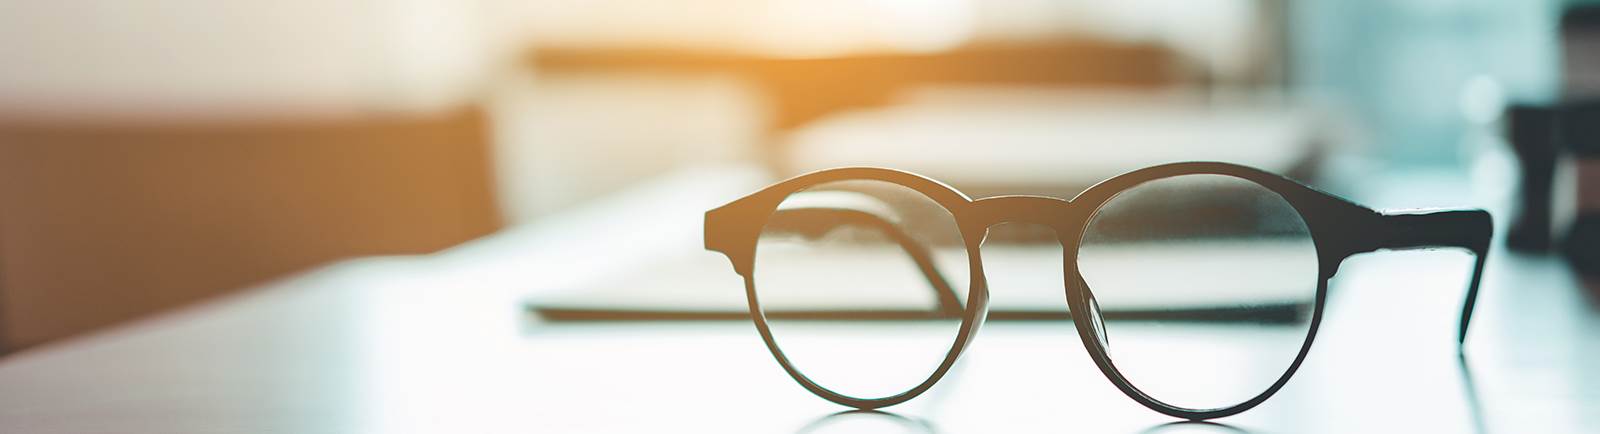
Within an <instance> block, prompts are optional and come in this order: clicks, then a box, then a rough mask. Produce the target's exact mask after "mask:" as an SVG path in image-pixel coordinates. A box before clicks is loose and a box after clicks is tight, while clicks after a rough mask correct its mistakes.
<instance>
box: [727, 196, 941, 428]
mask: <svg viewBox="0 0 1600 434" xmlns="http://www.w3.org/2000/svg"><path fill="white" fill-rule="evenodd" d="M970 267H971V265H970V263H969V262H968V261H967V251H966V248H965V244H964V242H963V240H962V237H961V232H960V229H959V228H958V226H957V225H956V222H955V218H954V216H952V215H951V214H950V212H949V211H948V210H946V209H945V208H944V207H943V206H940V205H939V204H938V203H937V202H935V201H934V200H932V199H930V198H928V197H927V196H925V195H923V194H921V193H919V192H917V191H915V190H912V189H910V188H907V187H904V186H901V185H898V184H894V183H889V182H883V181H841V182H832V183H825V184H819V185H816V186H813V187H810V188H807V189H805V190H803V191H800V192H797V193H794V194H791V195H790V196H789V197H787V198H785V199H784V201H783V203H782V204H781V205H780V206H779V207H778V210H777V211H776V212H774V213H773V214H772V215H771V216H770V217H769V218H768V221H767V224H766V226H765V227H763V229H762V232H761V237H760V239H759V242H758V243H757V246H756V256H755V269H754V276H753V279H754V281H753V282H754V285H755V295H756V299H757V302H758V303H759V304H760V307H761V313H762V314H763V315H764V316H765V317H766V322H767V326H768V329H769V330H770V332H771V334H772V339H773V342H774V343H776V345H777V347H778V348H779V350H780V351H781V352H782V353H783V355H784V357H785V358H787V359H788V362H789V364H790V365H791V366H793V367H794V368H795V369H796V370H797V371H799V372H800V373H801V374H802V375H804V376H805V377H806V378H808V379H810V380H811V381H812V382H814V383H816V384H817V385H819V386H821V387H823V388H826V389H828V390H830V391H833V392H834V393H838V394H840V395H844V396H846V397H851V398H856V399H880V398H886V397H891V396H894V395H898V394H901V393H904V392H907V391H910V390H912V389H914V388H916V387H917V386H918V385H920V384H922V383H923V382H924V381H926V380H927V379H928V378H929V377H931V376H932V374H933V373H934V372H935V370H937V368H938V366H939V365H940V363H941V362H943V361H944V359H945V357H946V355H947V354H948V353H949V352H950V349H951V348H952V346H953V345H954V343H955V339H956V335H957V334H958V333H959V330H960V327H961V318H962V313H963V309H965V307H964V306H965V300H966V297H967V289H968V284H969V283H970V276H969V273H970Z"/></svg>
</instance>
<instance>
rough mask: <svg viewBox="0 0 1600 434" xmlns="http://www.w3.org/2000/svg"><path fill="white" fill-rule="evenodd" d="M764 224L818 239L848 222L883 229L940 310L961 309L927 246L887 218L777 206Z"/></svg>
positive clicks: (846, 210) (848, 210)
mask: <svg viewBox="0 0 1600 434" xmlns="http://www.w3.org/2000/svg"><path fill="white" fill-rule="evenodd" d="M768 225H769V226H768V227H770V228H775V229H778V230H784V231H792V232H796V233H799V234H800V235H802V236H805V237H806V238H820V237H822V236H823V235H826V234H827V233H828V232H829V231H832V230H833V229H835V228H839V227H843V226H850V225H855V226H861V227H866V228H871V229H876V230H878V231H880V232H883V233H884V234H886V235H888V236H889V237H890V238H893V239H894V241H895V243H896V244H899V245H900V249H901V250H904V251H905V252H906V254H908V255H910V256H911V259H912V260H913V261H915V262H916V263H917V269H918V270H919V271H921V272H922V277H923V278H924V279H926V280H927V281H928V285H929V286H930V287H931V288H932V289H933V292H934V295H935V296H936V297H937V298H938V300H939V308H940V311H941V312H942V313H945V314H951V315H960V314H961V313H962V312H963V311H964V310H965V308H964V307H962V304H961V300H960V299H959V298H956V291H955V289H954V288H953V287H952V286H950V281H948V280H946V279H945V278H944V275H943V274H941V273H939V269H938V268H937V267H936V266H935V265H934V263H933V254H932V252H931V251H930V250H929V249H928V247H927V246H926V245H923V244H922V243H921V242H919V241H917V240H916V239H915V238H912V237H911V235H910V234H908V233H906V231H905V230H904V229H902V228H901V226H900V224H898V223H895V222H893V221H890V220H889V219H886V218H884V217H882V216H879V215H877V214H874V213H872V212H868V211H863V210H857V209H851V208H834V207H815V206H814V207H803V208H787V209H780V210H778V211H776V212H774V213H773V214H772V219H771V220H770V221H769V222H768Z"/></svg>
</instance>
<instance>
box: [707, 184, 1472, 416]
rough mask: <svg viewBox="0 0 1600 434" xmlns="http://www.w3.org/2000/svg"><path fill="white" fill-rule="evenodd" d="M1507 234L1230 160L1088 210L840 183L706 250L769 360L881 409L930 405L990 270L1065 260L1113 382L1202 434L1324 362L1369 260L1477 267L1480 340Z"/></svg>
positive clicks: (1028, 199)
mask: <svg viewBox="0 0 1600 434" xmlns="http://www.w3.org/2000/svg"><path fill="white" fill-rule="evenodd" d="M1003 223H1029V224H1033V225H1040V226H1042V227H1045V228H1049V229H1050V230H1051V231H1052V232H1053V233H1051V234H1048V235H1044V236H1034V237H1026V236H1023V237H1014V238H1016V239H1013V240H1006V241H1008V242H1007V243H1001V242H1000V240H998V239H996V238H993V237H992V235H991V231H990V228H991V227H994V226H997V225H1000V224H1003ZM1492 233H1493V223H1492V220H1491V218H1490V215H1489V213H1488V212H1486V211H1483V210H1441V211H1431V212H1408V213H1380V212H1377V211H1374V210H1371V209H1368V208H1366V207H1362V206H1360V205H1357V204H1354V203H1351V202H1348V201H1346V200H1344V199H1341V198H1338V197H1336V196H1333V195H1330V194H1327V193H1323V192H1321V191H1318V190H1315V189H1312V188H1310V187H1307V186H1305V185H1302V184H1299V183H1297V182H1295V181H1291V180H1289V179H1287V178H1284V177H1281V176H1278V175H1274V174H1271V173H1267V172H1264V171H1261V170H1257V169H1253V168H1249V167H1244V166H1239V165H1234V164H1227V163H1214V162H1190V163H1175V164H1167V165H1160V166H1154V167H1149V168H1145V169H1141V170H1137V171H1133V172H1130V173H1126V174H1123V175H1120V176H1117V177H1114V178H1111V179H1109V180H1106V181H1104V182H1101V183H1100V184H1097V185H1095V186H1093V187H1091V188H1089V189H1088V190H1086V191H1084V192H1083V193H1081V194H1079V195H1078V196H1077V197H1076V198H1074V199H1072V200H1070V201H1068V200H1063V199H1057V198H1052V197H1044V196H998V197H989V198H982V199H978V200H973V199H970V198H968V197H967V196H966V195H964V194H962V193H961V192H959V191H956V190H955V189H953V188H951V187H950V186H947V185H945V184H942V183H939V182H938V181H934V180H931V179H928V178H925V177H922V176H919V175H916V174H912V173H908V172H902V171H896V170H891V169H882V168H864V167H863V168H839V169H830V170H823V171H819V172H813V173H809V174H806V175H801V176H798V177H795V178H792V179H789V180H786V181H782V182H779V183H777V184H774V185H772V186H769V187H767V188H765V189H762V190H761V191H758V192H756V193H754V194H751V195H749V196H746V197H744V198H741V199H739V200H736V201H734V202H732V203H729V204H727V205H724V206H722V207H719V208H716V209H713V210H711V211H708V212H707V213H706V219H705V245H706V248H707V249H708V250H713V251H717V252H721V253H722V254H724V255H726V256H727V257H728V258H729V259H730V260H732V263H733V268H734V271H736V272H737V273H738V274H739V275H741V276H743V277H744V283H745V293H746V295H747V296H748V297H749V307H750V316H751V317H752V318H753V319H754V320H755V325H756V328H757V329H758V330H759V331H760V333H761V337H762V339H763V340H765V342H766V345H767V348H768V349H769V350H771V352H772V355H773V356H774V357H776V358H777V360H778V363H779V364H780V365H782V367H783V369H784V370H785V371H787V372H788V374H789V375H790V376H791V377H793V378H794V380H795V381H797V382H799V383H800V385H801V386H804V387H805V388H806V389H807V390H809V391H811V392H812V393H814V394H816V395H818V396H820V397H822V398H824V399H827V400H829V401H832V402H835V403H838V404H842V405H846V406H850V407H855V408H859V409H872V408H882V407H887V406H891V405H895V404H899V403H901V402H905V401H907V400H909V399H912V398H914V397H916V396H918V395H920V394H922V393H923V392H926V391H927V390H928V389H929V388H930V387H932V386H933V385H934V383H936V382H938V381H939V379H940V378H941V377H943V376H944V375H945V374H946V373H947V372H949V370H950V369H951V367H952V366H953V365H954V363H955V361H956V359H957V358H958V357H959V356H960V355H961V353H962V352H963V351H964V349H965V348H966V347H967V345H968V344H969V343H971V342H972V339H973V336H974V335H976V333H977V330H978V328H979V327H980V326H982V325H983V323H984V320H985V318H986V317H987V312H988V304H989V292H988V284H987V279H986V278H985V274H984V264H983V262H984V261H983V260H982V255H983V254H984V253H988V254H991V255H994V256H1005V257H1006V258H1007V259H1006V261H1007V262H1012V261H1021V262H1022V263H1034V264H1050V265H1051V266H1053V265H1054V264H1055V262H1054V260H1055V259H1053V258H1056V257H1059V258H1060V260H1061V261H1062V262H1061V265H1062V270H1063V272H1064V274H1063V279H1062V280H1061V281H1059V283H1058V284H1062V285H1063V286H1064V288H1063V289H1064V290H1065V295H1066V306H1067V308H1066V312H1065V313H1066V316H1067V317H1069V318H1071V319H1072V320H1073V323H1074V326H1075V328H1076V331H1077V334H1078V336H1079V338H1080V340H1081V341H1082V343H1083V346H1084V348H1085V349H1087V350H1088V352H1089V354H1090V356H1091V358H1092V359H1093V361H1094V362H1095V364H1096V365H1097V366H1098V367H1099V368H1100V371H1101V373H1103V374H1105V376H1106V378H1107V379H1109V380H1111V382H1112V383H1113V384H1114V385H1116V387H1117V388H1118V389H1120V390H1122V392H1123V393H1125V394H1127V395H1128V397H1129V398H1132V399H1133V400H1135V401H1137V402H1139V403H1140V404H1142V405H1144V406H1146V407H1149V408H1150V409H1152V410H1155V411H1157V412H1160V413H1163V414H1167V415H1171V416H1175V417H1180V418H1186V419H1195V420H1199V419H1209V418H1216V417H1224V416H1229V415H1233V414H1237V413H1239V412H1242V411H1245V410H1248V409H1250V408H1252V407H1255V406H1256V405H1258V404H1260V403H1262V402H1263V401H1265V400H1266V399H1267V398H1268V397H1270V396H1272V395H1273V394H1274V393H1276V392H1277V391H1278V390H1279V389H1280V388H1282V387H1283V385H1284V384H1285V383H1286V382H1287V381H1288V379H1289V377H1290V376H1292V375H1293V374H1294V372H1295V370H1296V369H1298V368H1299V366H1300V364H1301V362H1303V361H1304V360H1305V358H1306V354H1307V352H1308V351H1309V350H1310V348H1311V342H1312V340H1313V338H1314V337H1315V335H1316V331H1317V328H1318V325H1319V324H1320V323H1321V320H1322V314H1323V310H1324V306H1325V304H1326V300H1327V292H1328V286H1327V282H1328V279H1329V278H1331V277H1332V276H1333V275H1334V273H1335V272H1336V271H1337V270H1338V267H1339V264H1340V263H1341V262H1342V261H1343V260H1344V259H1345V258H1347V257H1350V256H1352V255H1354V254H1357V253H1364V252H1371V251H1376V250H1380V249H1412V248H1430V247H1457V248H1464V249H1467V250H1470V251H1471V252H1472V253H1474V254H1475V256H1476V261H1475V264H1474V266H1473V270H1472V277H1471V280H1470V283H1469V285H1468V288H1467V291H1466V301H1465V303H1464V305H1463V306H1462V312H1461V322H1460V328H1459V334H1458V336H1457V343H1458V345H1459V344H1460V343H1463V342H1465V339H1466V332H1467V324H1468V321H1469V320H1470V319H1471V317H1472V306H1473V302H1474V300H1475V299H1476V296H1477V292H1478V282H1479V280H1480V276H1481V274H1482V272H1483V266H1484V261H1485V257H1486V254H1487V253H1488V247H1489V240H1490V237H1491V235H1492ZM986 239H987V240H988V241H986ZM1052 255H1059V256H1052ZM1038 258H1050V259H1046V260H1044V261H1041V260H1039V259H1038ZM991 259H993V258H991ZM1029 261H1031V262H1029Z"/></svg>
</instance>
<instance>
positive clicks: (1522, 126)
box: [1506, 105, 1558, 252]
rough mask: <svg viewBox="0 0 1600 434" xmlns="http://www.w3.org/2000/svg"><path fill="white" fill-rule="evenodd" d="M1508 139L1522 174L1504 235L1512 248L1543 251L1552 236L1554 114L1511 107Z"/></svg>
mask: <svg viewBox="0 0 1600 434" xmlns="http://www.w3.org/2000/svg"><path fill="white" fill-rule="evenodd" d="M1508 123H1509V124H1510V125H1508V126H1507V129H1508V131H1507V134H1506V135H1507V136H1509V138H1510V141H1511V147H1512V149H1513V150H1514V151H1516V155H1517V165H1518V167H1519V168H1520V169H1521V172H1522V185H1520V186H1519V189H1518V194H1519V195H1518V200H1519V203H1518V204H1517V205H1518V206H1517V208H1518V212H1517V216H1516V218H1515V220H1513V221H1512V223H1511V230H1510V232H1508V233H1507V234H1506V245H1507V246H1508V247H1510V248H1512V249H1516V250H1523V251H1535V252H1542V251H1545V250H1549V249H1550V245H1551V233H1552V228H1551V225H1552V222H1551V219H1552V216H1551V208H1552V201H1551V197H1550V196H1551V195H1552V192H1551V189H1553V188H1554V180H1555V167H1556V154H1557V153H1558V152H1557V151H1558V150H1557V146H1556V137H1555V135H1556V129H1555V111H1554V110H1552V109H1550V108H1547V107H1535V106H1522V105H1518V106H1513V107H1512V108H1511V110H1510V113H1509V116H1508Z"/></svg>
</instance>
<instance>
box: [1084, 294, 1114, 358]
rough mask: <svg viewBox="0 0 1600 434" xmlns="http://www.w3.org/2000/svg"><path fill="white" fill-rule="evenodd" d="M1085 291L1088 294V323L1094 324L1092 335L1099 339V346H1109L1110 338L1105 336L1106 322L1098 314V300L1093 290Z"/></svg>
mask: <svg viewBox="0 0 1600 434" xmlns="http://www.w3.org/2000/svg"><path fill="white" fill-rule="evenodd" d="M1087 293H1088V294H1089V315H1088V317H1089V324H1090V325H1092V326H1094V335H1095V337H1096V338H1097V339H1099V340H1100V347H1101V348H1110V347H1111V342H1110V339H1109V338H1107V337H1106V323H1105V320H1104V319H1102V318H1101V315H1100V300H1097V299H1095V298H1094V292H1092V291H1087Z"/></svg>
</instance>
